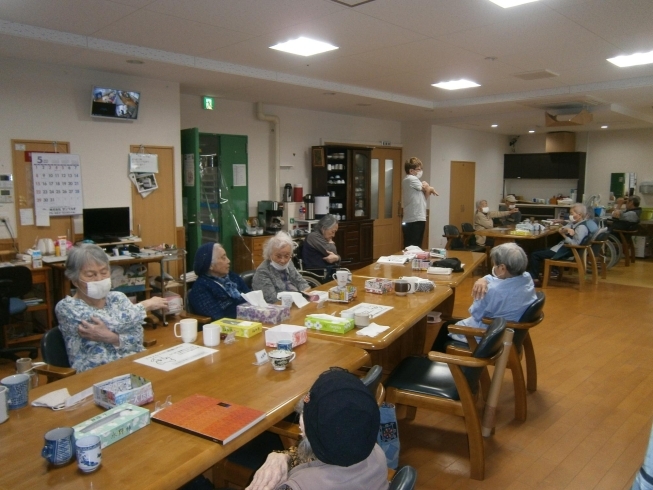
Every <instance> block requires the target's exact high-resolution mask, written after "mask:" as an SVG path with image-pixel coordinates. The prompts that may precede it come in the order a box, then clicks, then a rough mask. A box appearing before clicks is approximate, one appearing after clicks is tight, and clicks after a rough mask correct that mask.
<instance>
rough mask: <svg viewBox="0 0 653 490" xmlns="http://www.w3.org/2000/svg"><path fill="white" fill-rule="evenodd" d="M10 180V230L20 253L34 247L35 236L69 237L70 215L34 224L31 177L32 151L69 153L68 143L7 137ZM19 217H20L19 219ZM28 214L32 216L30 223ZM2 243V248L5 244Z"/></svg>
mask: <svg viewBox="0 0 653 490" xmlns="http://www.w3.org/2000/svg"><path fill="white" fill-rule="evenodd" d="M11 151H12V165H13V179H14V196H15V199H14V210H15V213H14V219H13V223H12V224H13V227H14V232H15V233H16V234H17V235H18V239H17V245H18V249H19V250H20V252H21V253H22V252H24V251H25V250H27V249H28V248H31V247H32V246H34V243H35V242H36V241H37V240H38V239H39V238H52V239H55V238H57V237H59V236H67V237H68V239H69V240H71V239H72V237H73V232H74V226H73V217H72V216H50V219H49V225H48V226H37V224H36V216H35V199H34V180H33V176H32V154H33V153H70V143H68V142H64V141H56V142H54V141H34V140H11ZM21 216H22V218H23V219H21ZM28 216H32V217H33V221H32V223H31V224H23V223H30V221H29V219H26V218H27V217H28ZM6 246H7V245H6V244H3V247H6Z"/></svg>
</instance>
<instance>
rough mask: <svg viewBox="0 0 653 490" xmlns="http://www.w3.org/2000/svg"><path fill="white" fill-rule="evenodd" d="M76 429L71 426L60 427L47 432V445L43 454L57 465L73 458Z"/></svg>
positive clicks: (42, 451)
mask: <svg viewBox="0 0 653 490" xmlns="http://www.w3.org/2000/svg"><path fill="white" fill-rule="evenodd" d="M74 448H75V431H74V430H73V429H72V428H70V427H59V428H57V429H52V430H51V431H48V432H46V433H45V446H43V449H42V450H41V456H43V457H44V458H45V459H47V460H48V461H49V462H50V463H52V464H53V465H55V466H59V465H62V464H66V463H67V462H68V461H70V460H71V459H73V456H74Z"/></svg>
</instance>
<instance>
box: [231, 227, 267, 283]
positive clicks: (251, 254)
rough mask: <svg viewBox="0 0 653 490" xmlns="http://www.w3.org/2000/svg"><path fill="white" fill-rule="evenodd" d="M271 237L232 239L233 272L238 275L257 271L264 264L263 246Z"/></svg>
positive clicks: (238, 237)
mask: <svg viewBox="0 0 653 490" xmlns="http://www.w3.org/2000/svg"><path fill="white" fill-rule="evenodd" d="M269 238H270V237H269V236H266V235H262V236H240V235H234V236H233V238H232V249H233V257H231V264H232V267H231V268H232V270H233V271H234V272H236V273H238V274H240V273H241V272H245V271H249V270H252V269H256V268H257V267H258V266H259V265H261V262H263V245H265V242H266V241H267V240H268V239H269Z"/></svg>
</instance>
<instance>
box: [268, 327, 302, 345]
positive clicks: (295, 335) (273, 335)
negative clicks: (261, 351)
mask: <svg viewBox="0 0 653 490" xmlns="http://www.w3.org/2000/svg"><path fill="white" fill-rule="evenodd" d="M280 340H291V341H292V346H293V348H295V347H297V346H298V345H302V344H305V343H306V340H307V335H306V327H300V326H298V325H277V326H276V327H272V328H268V329H267V330H266V331H265V345H266V346H268V347H276V346H277V342H279V341H280Z"/></svg>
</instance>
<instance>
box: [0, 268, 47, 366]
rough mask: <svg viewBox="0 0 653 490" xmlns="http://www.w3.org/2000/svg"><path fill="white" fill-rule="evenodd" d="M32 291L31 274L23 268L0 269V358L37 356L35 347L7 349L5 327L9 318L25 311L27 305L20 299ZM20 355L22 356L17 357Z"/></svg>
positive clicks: (14, 358) (16, 358)
mask: <svg viewBox="0 0 653 490" xmlns="http://www.w3.org/2000/svg"><path fill="white" fill-rule="evenodd" d="M31 290H32V273H31V272H30V270H29V269H28V268H27V267H25V266H16V267H2V268H0V328H3V332H2V335H0V357H1V358H4V359H9V360H10V361H16V360H18V359H20V358H21V357H25V355H24V354H25V353H27V354H28V355H29V357H31V358H32V359H36V357H37V356H38V348H37V347H7V344H8V340H9V335H8V332H7V329H6V327H7V325H9V324H10V323H11V318H12V317H13V316H14V315H18V314H20V313H23V312H24V311H25V310H27V304H26V303H25V302H24V301H23V300H22V299H21V298H22V297H23V296H24V295H25V294H27V293H28V292H30V291H31ZM19 353H22V354H23V355H19Z"/></svg>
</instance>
